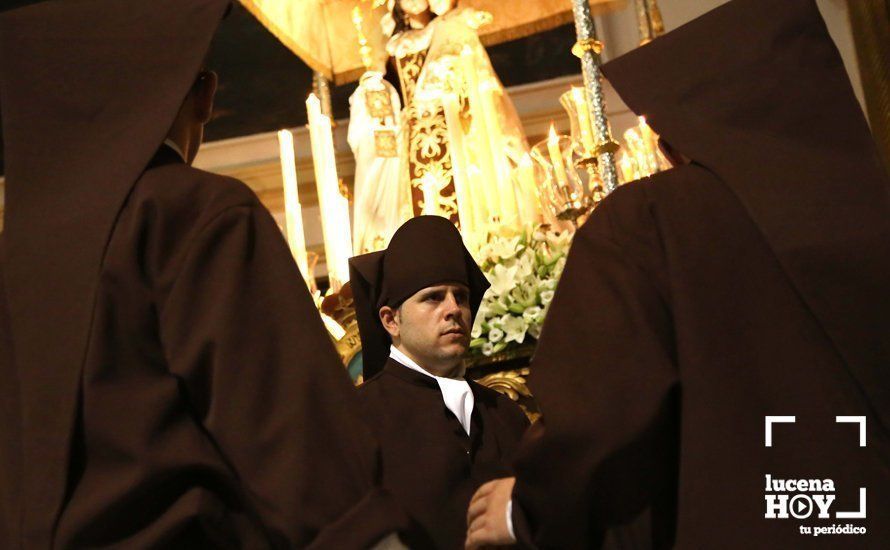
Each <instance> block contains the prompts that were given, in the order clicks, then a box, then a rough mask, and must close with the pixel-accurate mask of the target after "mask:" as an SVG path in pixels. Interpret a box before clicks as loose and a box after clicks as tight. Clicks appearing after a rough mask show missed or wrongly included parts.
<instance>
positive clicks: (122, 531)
mask: <svg viewBox="0 0 890 550" xmlns="http://www.w3.org/2000/svg"><path fill="white" fill-rule="evenodd" d="M227 4H228V2H227V1H226V0H193V1H189V2H180V1H178V0H152V1H144V0H140V1H119V0H83V1H78V2H68V1H64V2H61V1H52V2H42V3H39V4H36V5H34V6H31V7H27V8H22V9H20V10H16V11H12V12H7V13H5V14H3V15H2V16H0V94H2V95H0V101H2V104H3V132H4V135H3V137H4V143H5V146H6V193H7V194H6V204H7V210H6V224H5V232H4V234H3V238H2V240H3V243H2V246H3V250H2V277H0V281H2V286H3V289H2V290H3V292H2V294H0V344H2V355H0V379H2V380H3V384H2V385H0V392H2V394H0V402H2V412H3V417H2V420H0V425H2V428H0V436H2V437H0V482H2V483H0V514H2V516H0V547H2V548H19V547H24V548H50V547H53V548H56V547H58V548H71V547H78V548H80V547H89V548H99V547H112V546H113V547H120V548H174V547H175V548H208V547H214V548H215V547H233V548H270V547H277V548H281V547H306V546H310V545H311V546H314V547H319V548H338V549H339V548H367V547H369V546H372V545H374V544H376V543H377V542H378V541H380V540H381V539H384V537H387V536H388V535H389V534H390V533H392V532H393V531H394V530H397V529H398V528H399V527H400V525H401V524H402V517H401V512H400V511H399V509H398V508H397V507H396V506H395V504H394V502H393V501H392V499H391V497H389V496H388V494H387V493H386V491H384V490H382V489H380V488H378V486H377V485H376V484H375V483H376V481H375V480H376V478H377V474H376V472H377V469H378V467H377V456H378V455H377V448H376V444H375V443H374V440H373V438H372V436H371V435H370V432H369V431H367V429H363V428H362V425H361V417H360V414H359V409H358V406H359V404H358V401H357V400H356V396H355V391H354V389H353V388H352V386H351V384H350V381H349V380H348V377H347V375H346V373H345V372H344V370H343V368H342V365H340V364H339V361H338V359H337V356H336V354H335V352H334V350H333V348H332V346H331V345H330V341H329V339H328V336H327V334H326V332H325V330H324V328H323V327H322V324H321V322H320V319H319V317H318V313H317V312H316V311H315V309H314V306H313V303H312V301H311V299H310V297H309V293H308V291H307V289H306V288H305V284H304V283H303V281H302V278H301V276H300V274H299V272H298V270H297V269H296V266H295V264H294V262H293V259H292V257H291V256H290V253H289V251H288V248H287V246H286V244H285V243H284V241H283V239H282V236H281V233H280V231H279V230H278V228H277V226H276V225H275V223H274V221H273V220H272V218H271V216H270V215H269V213H268V212H267V211H266V210H265V208H263V206H262V205H261V204H260V203H259V202H258V200H257V198H256V196H255V195H254V194H253V193H252V192H251V191H250V190H249V189H248V188H247V187H246V186H245V185H244V184H243V183H241V182H239V181H236V180H233V179H230V178H225V177H221V176H217V175H214V174H209V173H206V172H202V171H200V170H196V169H194V168H191V167H190V166H189V163H190V161H191V160H192V159H193V158H194V155H195V152H196V151H197V148H198V145H199V144H200V140H201V127H202V125H203V123H204V122H206V121H207V120H208V118H209V116H210V111H211V105H212V98H213V92H214V89H215V82H216V79H215V75H213V74H212V73H208V72H202V71H199V69H200V68H201V63H202V60H203V59H204V58H205V55H206V53H207V50H208V47H209V44H210V40H211V37H212V35H213V33H214V30H215V28H216V27H217V25H218V24H219V21H220V19H221V18H222V16H223V12H224V10H225V9H226V8H227ZM162 142H163V143H164V145H162Z"/></svg>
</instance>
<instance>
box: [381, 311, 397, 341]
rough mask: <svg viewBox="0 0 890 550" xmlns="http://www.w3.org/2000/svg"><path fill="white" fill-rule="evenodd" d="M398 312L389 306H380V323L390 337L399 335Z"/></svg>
mask: <svg viewBox="0 0 890 550" xmlns="http://www.w3.org/2000/svg"><path fill="white" fill-rule="evenodd" d="M399 321H400V320H399V312H398V311H397V310H395V309H393V308H391V307H389V306H383V307H382V308H380V323H381V324H382V325H383V328H384V329H386V332H388V333H389V336H390V338H393V339H395V338H398V336H399Z"/></svg>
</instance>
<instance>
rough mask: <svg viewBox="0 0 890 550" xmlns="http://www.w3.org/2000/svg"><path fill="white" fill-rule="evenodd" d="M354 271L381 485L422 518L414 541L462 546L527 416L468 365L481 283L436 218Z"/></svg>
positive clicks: (504, 471) (403, 231) (356, 263)
mask: <svg viewBox="0 0 890 550" xmlns="http://www.w3.org/2000/svg"><path fill="white" fill-rule="evenodd" d="M350 269H351V273H350V275H351V276H350V281H351V284H352V286H353V293H354V296H355V302H356V316H357V318H358V322H359V329H360V331H361V338H362V355H363V361H364V369H365V376H366V377H367V378H366V381H365V383H364V384H363V385H362V386H361V387H360V388H359V395H360V397H361V400H362V402H363V404H364V406H365V411H366V420H367V421H368V422H369V423H370V424H371V425H372V427H373V428H374V431H375V433H376V435H377V436H378V438H379V440H380V446H381V451H382V464H383V486H384V487H385V488H387V489H389V490H390V491H392V493H393V495H394V496H395V497H396V498H397V499H398V500H399V502H400V503H401V504H402V505H403V506H404V507H405V509H406V510H407V511H408V513H409V514H410V515H411V516H412V518H413V519H414V520H415V522H416V524H417V526H418V529H416V532H415V533H414V535H413V536H412V537H409V538H406V542H407V543H408V545H409V546H410V547H412V548H431V549H432V548H443V549H453V548H461V547H462V546H463V541H464V535H465V533H466V529H467V524H466V510H467V505H468V504H469V502H470V497H471V496H472V495H473V491H475V490H476V489H477V488H478V487H479V486H480V485H481V484H482V483H484V482H486V481H488V480H491V479H495V478H497V477H502V476H504V475H508V474H509V469H508V468H507V464H508V463H509V460H510V459H511V457H512V454H513V450H514V448H515V447H516V445H517V444H518V442H519V439H520V437H521V436H522V433H523V432H524V431H525V428H526V427H527V426H528V420H527V419H526V417H525V415H524V414H523V412H522V410H521V409H520V408H519V406H518V405H516V404H515V403H514V402H512V401H511V400H510V399H509V398H507V397H506V396H504V395H501V394H499V393H498V392H496V391H494V390H492V389H489V388H486V387H484V386H481V385H479V384H477V383H475V382H473V381H471V380H469V379H468V378H466V376H465V375H464V369H463V365H462V359H463V357H464V355H465V354H466V352H467V348H468V346H469V334H470V327H471V325H472V318H473V316H474V315H475V313H476V311H477V310H478V308H479V304H480V303H481V301H482V295H483V294H484V292H485V290H486V289H487V288H488V281H487V280H486V279H485V276H484V275H483V274H482V272H481V270H480V269H479V267H478V266H477V265H476V262H475V261H474V260H473V258H472V257H471V256H470V254H469V252H467V250H466V248H464V245H463V242H462V241H461V236H460V234H459V233H458V231H457V229H456V228H455V227H454V225H452V224H451V222H449V221H448V220H447V219H445V218H441V217H438V216H420V217H417V218H414V219H411V220H409V221H408V222H406V223H405V224H404V225H402V227H400V228H399V229H398V231H396V233H395V234H394V235H393V238H392V240H391V242H390V244H389V247H388V248H387V249H386V250H385V251H382V252H374V253H371V254H365V255H363V256H358V257H355V258H353V259H352V260H351V264H350Z"/></svg>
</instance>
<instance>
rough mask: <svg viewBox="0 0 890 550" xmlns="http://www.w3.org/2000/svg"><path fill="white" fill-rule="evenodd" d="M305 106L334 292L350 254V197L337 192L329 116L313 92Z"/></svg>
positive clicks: (342, 279)
mask: <svg viewBox="0 0 890 550" xmlns="http://www.w3.org/2000/svg"><path fill="white" fill-rule="evenodd" d="M306 108H307V110H308V112H309V138H310V140H311V142H312V161H313V164H314V166H315V185H316V187H317V188H318V206H319V209H320V210H321V228H322V234H323V235H324V249H325V263H326V264H327V268H328V278H329V279H330V283H331V289H332V290H334V291H335V292H336V291H339V290H340V287H342V286H343V284H344V283H346V281H348V280H349V257H350V256H351V255H352V237H351V231H350V227H349V201H347V200H346V197H344V196H343V195H342V194H341V193H340V182H339V180H338V179H337V164H336V159H335V157H334V137H333V134H332V133H331V119H330V118H329V117H328V116H326V115H324V114H322V112H321V105H320V104H319V102H318V98H317V97H315V94H310V95H309V99H307V100H306Z"/></svg>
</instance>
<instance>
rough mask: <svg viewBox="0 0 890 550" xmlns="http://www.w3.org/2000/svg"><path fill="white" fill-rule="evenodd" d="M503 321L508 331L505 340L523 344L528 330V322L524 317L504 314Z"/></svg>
mask: <svg viewBox="0 0 890 550" xmlns="http://www.w3.org/2000/svg"><path fill="white" fill-rule="evenodd" d="M501 322H502V324H503V326H504V332H505V333H506V338H504V341H505V342H516V343H517V344H521V343H522V342H523V341H525V333H526V331H528V323H526V322H525V320H524V319H523V318H522V317H514V316H512V315H504V316H503V317H501Z"/></svg>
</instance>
